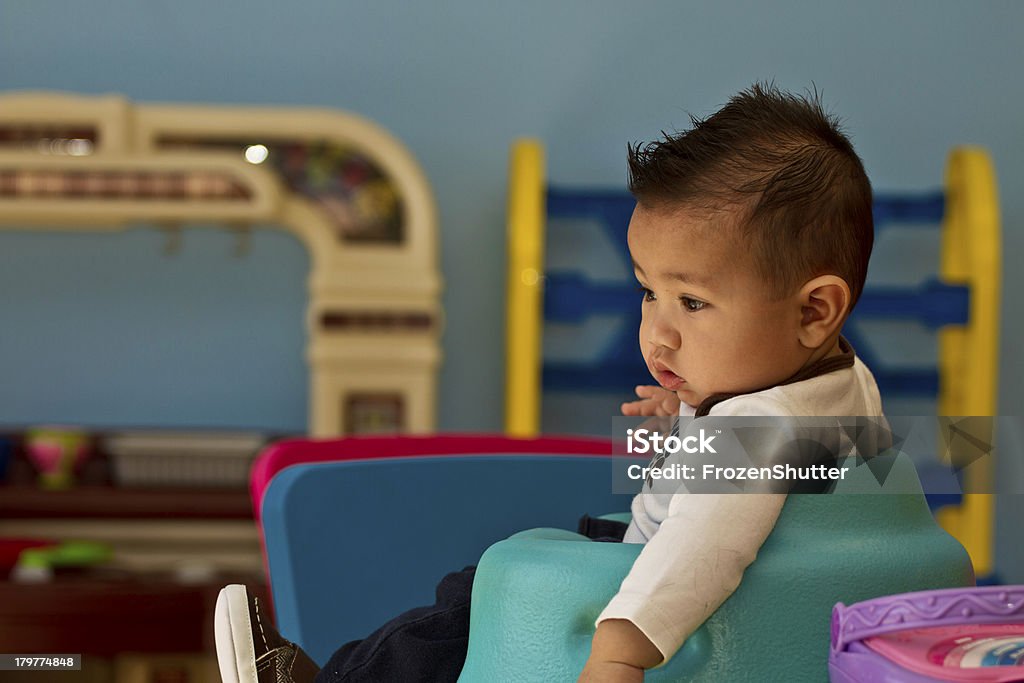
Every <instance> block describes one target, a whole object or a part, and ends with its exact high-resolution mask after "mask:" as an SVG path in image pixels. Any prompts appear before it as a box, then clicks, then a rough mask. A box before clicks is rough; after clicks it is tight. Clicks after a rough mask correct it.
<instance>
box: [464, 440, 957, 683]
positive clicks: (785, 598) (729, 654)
mask: <svg viewBox="0 0 1024 683" xmlns="http://www.w3.org/2000/svg"><path fill="white" fill-rule="evenodd" d="M890 466H891V469H888V468H889V467H890ZM872 467H873V470H874V474H873V472H872V470H871V469H869V468H868V467H867V466H866V465H861V466H859V467H856V468H854V469H852V470H851V472H850V475H849V476H848V478H847V480H846V481H844V482H842V483H841V485H840V486H839V487H837V489H836V492H835V493H834V494H833V495H811V494H794V495H791V496H790V497H789V499H788V500H787V502H786V505H785V506H784V508H783V511H782V514H781V516H780V518H779V521H778V523H777V524H776V527H775V529H774V531H773V532H772V534H771V536H769V538H768V540H767V541H766V542H765V544H764V546H762V548H761V551H760V552H759V554H758V557H757V560H756V561H755V562H754V564H753V565H751V566H750V567H749V568H748V569H747V571H746V573H745V574H744V577H743V581H742V583H741V584H740V586H739V588H738V589H737V590H736V592H735V593H734V594H733V595H732V596H731V597H730V598H729V599H728V600H726V602H725V603H724V604H723V605H722V606H721V607H720V608H719V609H718V611H716V612H715V613H714V614H713V615H712V616H711V617H710V618H709V619H708V620H707V621H706V622H705V623H704V625H703V626H701V627H700V628H699V629H698V630H697V631H696V632H695V633H694V634H693V635H692V636H691V637H690V638H689V639H688V640H687V641H686V643H685V644H684V645H683V647H682V648H681V649H680V650H679V652H678V653H676V655H675V656H674V657H673V658H672V659H671V660H670V661H669V662H668V663H667V664H665V665H664V666H662V667H659V668H657V669H653V670H651V671H648V672H647V675H646V677H645V680H646V681H652V682H653V681H688V682H698V681H699V682H705V683H722V682H728V683H738V682H742V681H752V682H756V683H763V682H764V681H787V682H796V681H814V682H816V683H825V682H826V681H827V680H828V646H829V634H830V618H831V613H832V607H833V605H835V603H836V602H840V601H842V602H845V603H846V604H851V603H853V602H859V601H861V600H866V599H868V598H873V597H878V596H882V595H887V594H892V593H902V592H905V591H915V590H924V589H932V588H951V587H956V586H967V585H973V583H974V573H973V570H972V568H971V563H970V560H969V558H968V556H967V553H966V551H964V549H963V547H962V546H961V545H960V544H959V543H958V542H957V541H956V540H954V539H953V538H952V537H951V536H949V535H948V534H947V533H946V532H945V531H943V530H942V529H941V528H940V527H939V526H938V524H936V522H935V520H934V519H933V517H932V515H931V514H930V512H929V510H928V506H927V504H926V503H925V499H924V495H923V494H922V492H921V487H920V484H919V482H918V479H917V474H916V472H915V471H914V468H913V465H912V463H911V462H910V461H909V459H908V458H906V456H895V457H894V456H889V455H886V456H880V457H878V458H875V460H874V461H873V463H872ZM885 469H888V471H887V473H886V476H885V477H884V483H883V484H880V483H879V482H878V476H877V473H878V472H880V471H882V470H885ZM615 517H617V518H620V519H623V520H624V521H628V515H616V516H615ZM641 547H642V546H640V545H635V544H616V543H595V542H592V541H590V540H589V539H587V538H585V537H583V536H580V535H578V534H576V533H573V532H569V531H564V530H560V529H534V530H530V531H524V532H521V533H518V534H515V535H514V536H511V537H510V538H508V539H506V540H504V541H500V542H498V543H496V544H494V545H492V546H491V547H490V548H489V549H488V550H487V551H486V552H485V553H484V555H483V557H482V558H481V560H480V564H479V567H478V569H477V573H476V579H475V582H474V585H473V598H472V616H471V627H470V637H469V653H468V656H467V659H466V664H465V667H464V668H463V671H462V676H461V678H460V679H459V680H460V681H468V682H477V681H574V680H576V678H577V676H579V673H580V671H581V670H582V669H583V665H584V663H585V662H586V659H587V656H588V655H589V653H590V639H591V636H592V635H593V632H594V620H595V619H596V618H597V615H598V614H599V613H600V612H601V610H602V609H603V608H604V606H605V605H606V604H607V602H608V601H609V600H610V599H611V598H612V596H613V595H614V594H615V593H616V592H617V590H618V587H619V584H620V583H621V581H622V579H623V578H624V577H625V575H626V574H627V572H628V571H629V569H630V567H631V566H632V564H633V562H634V560H635V559H636V557H637V555H639V553H640V549H641Z"/></svg>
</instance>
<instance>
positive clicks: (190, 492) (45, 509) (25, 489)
mask: <svg viewBox="0 0 1024 683" xmlns="http://www.w3.org/2000/svg"><path fill="white" fill-rule="evenodd" d="M87 517H90V518H103V519H166V518H175V519H252V503H251V502H250V500H249V492H248V491H247V490H245V489H196V488H190V489H177V488H174V489H172V488H123V487H116V486H95V485H94V486H78V487H75V488H71V489H67V490H65V491H44V490H42V489H39V488H37V487H35V486H28V485H0V518H7V519H29V518H32V519H58V518H87Z"/></svg>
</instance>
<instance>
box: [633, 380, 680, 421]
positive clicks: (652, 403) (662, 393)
mask: <svg viewBox="0 0 1024 683" xmlns="http://www.w3.org/2000/svg"><path fill="white" fill-rule="evenodd" d="M635 391H636V395H637V396H638V397H639V400H638V401H628V402H626V403H623V404H622V414H623V415H639V416H644V417H646V416H654V417H675V416H676V415H678V414H679V404H680V400H679V397H678V396H676V394H675V392H674V391H669V390H668V389H663V388H661V387H657V386H651V385H644V384H641V385H639V386H637V388H636V389H635Z"/></svg>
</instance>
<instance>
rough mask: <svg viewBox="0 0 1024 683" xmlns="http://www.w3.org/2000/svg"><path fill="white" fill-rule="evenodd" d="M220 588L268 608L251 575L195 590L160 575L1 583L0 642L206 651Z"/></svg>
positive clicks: (96, 651)
mask: <svg viewBox="0 0 1024 683" xmlns="http://www.w3.org/2000/svg"><path fill="white" fill-rule="evenodd" d="M227 583H245V584H246V585H248V586H249V588H250V590H252V591H253V592H254V594H255V595H257V596H258V597H259V598H260V600H261V602H262V603H263V604H265V605H266V604H269V603H268V597H269V596H268V591H267V587H266V585H265V584H264V583H263V582H262V580H260V579H259V578H258V577H252V576H248V577H244V576H225V577H223V579H218V580H216V581H215V582H210V583H204V584H200V585H187V584H181V583H174V582H172V581H171V580H170V579H168V578H160V577H153V578H148V579H147V578H124V579H115V578H88V577H58V578H57V579H56V580H54V581H51V582H47V583H39V584H23V583H12V582H9V581H0V643H3V644H4V648H5V649H7V650H10V651H11V652H75V653H86V654H91V655H100V656H115V655H118V654H121V653H123V652H147V653H188V652H205V653H213V651H214V646H213V609H214V605H215V603H216V601H217V594H218V592H219V591H220V589H221V588H223V587H224V585H226V584H227Z"/></svg>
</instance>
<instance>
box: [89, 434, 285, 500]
mask: <svg viewBox="0 0 1024 683" xmlns="http://www.w3.org/2000/svg"><path fill="white" fill-rule="evenodd" d="M266 442H267V438H266V436H265V435H262V434H256V433H249V432H244V433H243V432H169V431H161V432H151V431H146V432H141V431H140V432H124V433H119V434H112V435H110V436H108V437H107V438H106V439H105V440H104V446H105V450H106V452H107V453H108V454H109V455H110V457H111V460H112V462H113V469H114V479H115V481H117V483H118V484H120V485H122V486H223V487H244V486H245V485H246V484H247V483H248V481H249V468H250V467H251V466H252V461H253V459H254V458H255V457H256V456H257V455H258V454H259V452H260V449H261V448H262V447H263V446H264V444H266Z"/></svg>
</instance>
